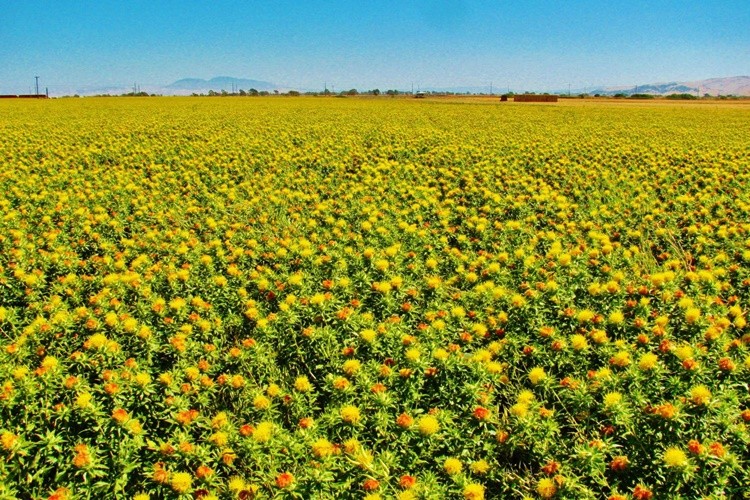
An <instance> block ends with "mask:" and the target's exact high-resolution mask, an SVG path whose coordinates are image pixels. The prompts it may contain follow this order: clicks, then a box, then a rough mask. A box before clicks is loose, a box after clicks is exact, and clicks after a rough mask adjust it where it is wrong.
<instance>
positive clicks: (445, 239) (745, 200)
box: [0, 97, 750, 500]
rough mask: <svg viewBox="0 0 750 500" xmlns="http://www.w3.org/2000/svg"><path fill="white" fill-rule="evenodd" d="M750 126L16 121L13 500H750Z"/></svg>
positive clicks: (739, 117)
mask: <svg viewBox="0 0 750 500" xmlns="http://www.w3.org/2000/svg"><path fill="white" fill-rule="evenodd" d="M749 112H750V108H748V107H746V106H744V107H743V106H741V105H735V106H732V105H704V104H696V105H677V104H668V105H667V104H664V105H637V104H631V105H619V106H618V105H614V104H606V103H595V102H587V103H582V104H577V105H573V104H570V103H560V104H559V105H516V104H511V103H505V104H503V105H501V104H500V103H499V102H494V101H493V102H490V101H485V102H479V101H478V102H457V101H450V100H446V101H430V100H421V101H416V100H406V99H385V98H383V99H369V100H368V99H324V98H298V99H291V98H283V97H277V98H273V97H271V98H254V99H253V98H247V99H241V98H229V99H217V98H215V99H210V98H209V99H200V98H153V99H135V98H134V99H124V98H123V99H75V100H74V99H67V100H64V99H60V100H51V101H33V102H18V101H13V102H3V103H0V137H2V140H0V417H1V418H0V498H33V499H38V498H54V499H65V498H71V499H72V498H133V499H137V500H145V499H147V498H152V499H157V498H205V499H209V498H221V499H230V498H243V499H247V498H259V499H264V498H299V499H307V498H312V499H328V498H342V499H343V498H353V499H360V498H363V499H368V500H376V499H380V498H382V499H393V498H395V499H399V500H408V499H443V498H457V499H460V498H464V499H468V500H479V499H482V498H488V499H489V498H591V499H600V498H603V499H612V500H614V499H626V498H627V499H636V500H647V499H651V498H653V499H659V498H704V497H705V498H748V489H747V488H748V484H750V429H749V426H750V392H748V391H749V384H750V349H749V346H748V344H749V343H750V327H748V326H747V314H748V307H749V306H750V189H748V185H749V183H750V142H749V141H748V137H750V114H749Z"/></svg>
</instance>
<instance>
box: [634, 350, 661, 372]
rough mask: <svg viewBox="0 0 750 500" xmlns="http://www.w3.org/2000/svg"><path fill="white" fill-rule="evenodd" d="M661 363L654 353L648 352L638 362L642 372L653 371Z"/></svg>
mask: <svg viewBox="0 0 750 500" xmlns="http://www.w3.org/2000/svg"><path fill="white" fill-rule="evenodd" d="M658 361H659V356H657V355H656V354H654V353H652V352H647V353H646V354H644V355H643V356H641V359H639V360H638V368H640V369H641V370H644V371H646V370H652V369H653V368H654V367H655V366H656V363H657V362H658Z"/></svg>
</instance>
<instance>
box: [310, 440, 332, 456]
mask: <svg viewBox="0 0 750 500" xmlns="http://www.w3.org/2000/svg"><path fill="white" fill-rule="evenodd" d="M333 451H334V447H333V444H331V442H330V441H328V440H327V439H325V438H320V439H318V440H317V441H315V442H314V443H313V444H312V452H313V455H315V456H316V457H318V458H323V457H327V456H328V455H331V454H332V453H333Z"/></svg>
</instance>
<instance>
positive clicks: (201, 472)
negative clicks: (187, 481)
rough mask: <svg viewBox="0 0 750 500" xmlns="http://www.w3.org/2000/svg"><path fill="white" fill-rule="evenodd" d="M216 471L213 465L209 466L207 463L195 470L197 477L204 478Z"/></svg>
mask: <svg viewBox="0 0 750 500" xmlns="http://www.w3.org/2000/svg"><path fill="white" fill-rule="evenodd" d="M213 473H214V470H213V469H212V468H211V467H208V466H206V465H201V466H200V467H198V469H197V470H196V471H195V477H197V478H198V479H203V478H205V477H210V476H212V475H213Z"/></svg>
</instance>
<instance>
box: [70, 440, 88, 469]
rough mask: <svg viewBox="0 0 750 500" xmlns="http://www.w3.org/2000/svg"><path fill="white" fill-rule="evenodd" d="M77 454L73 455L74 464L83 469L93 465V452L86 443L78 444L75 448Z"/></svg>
mask: <svg viewBox="0 0 750 500" xmlns="http://www.w3.org/2000/svg"><path fill="white" fill-rule="evenodd" d="M73 450H74V451H75V455H74V456H73V466H75V467H77V468H79V469H82V468H84V467H88V466H89V465H91V453H90V452H89V448H88V446H86V445H85V444H77V445H75V447H74V448H73Z"/></svg>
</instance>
